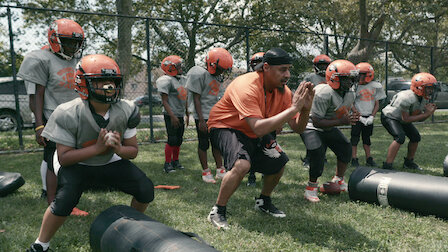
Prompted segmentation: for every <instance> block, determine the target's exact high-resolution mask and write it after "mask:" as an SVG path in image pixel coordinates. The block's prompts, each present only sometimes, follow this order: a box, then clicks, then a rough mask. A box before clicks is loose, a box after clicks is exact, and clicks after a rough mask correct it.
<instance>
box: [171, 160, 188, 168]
mask: <svg viewBox="0 0 448 252" xmlns="http://www.w3.org/2000/svg"><path fill="white" fill-rule="evenodd" d="M171 166H172V167H173V168H174V169H176V170H183V169H185V167H184V166H183V165H181V164H180V162H179V160H173V161H171Z"/></svg>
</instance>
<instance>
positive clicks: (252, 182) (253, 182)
mask: <svg viewBox="0 0 448 252" xmlns="http://www.w3.org/2000/svg"><path fill="white" fill-rule="evenodd" d="M256 181H257V177H255V173H252V172H249V177H248V178H247V186H251V187H255V186H257V182H256Z"/></svg>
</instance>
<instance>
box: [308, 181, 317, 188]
mask: <svg viewBox="0 0 448 252" xmlns="http://www.w3.org/2000/svg"><path fill="white" fill-rule="evenodd" d="M318 185H319V183H317V182H311V181H308V186H310V187H317V186H318Z"/></svg>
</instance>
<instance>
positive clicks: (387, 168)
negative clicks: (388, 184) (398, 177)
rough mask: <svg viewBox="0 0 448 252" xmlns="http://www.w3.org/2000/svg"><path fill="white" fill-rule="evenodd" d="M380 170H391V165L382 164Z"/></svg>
mask: <svg viewBox="0 0 448 252" xmlns="http://www.w3.org/2000/svg"><path fill="white" fill-rule="evenodd" d="M381 168H382V169H385V170H393V169H394V167H393V164H392V163H386V162H383V166H382V167H381Z"/></svg>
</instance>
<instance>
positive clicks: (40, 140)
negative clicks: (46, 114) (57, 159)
mask: <svg viewBox="0 0 448 252" xmlns="http://www.w3.org/2000/svg"><path fill="white" fill-rule="evenodd" d="M42 131H44V128H42V129H39V130H38V131H36V133H35V136H36V142H37V143H38V144H39V145H41V146H44V147H45V146H47V143H46V141H45V139H44V137H43V136H41V135H42Z"/></svg>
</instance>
